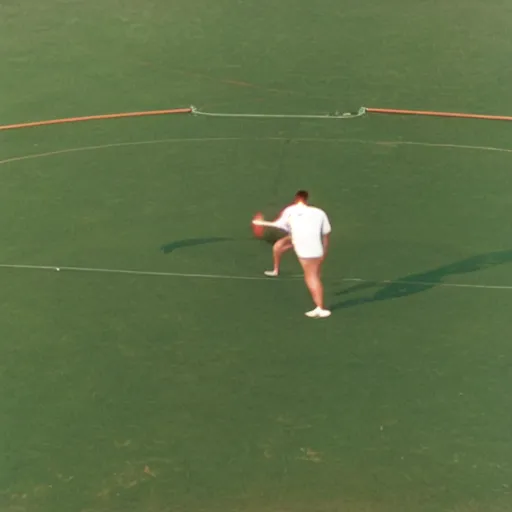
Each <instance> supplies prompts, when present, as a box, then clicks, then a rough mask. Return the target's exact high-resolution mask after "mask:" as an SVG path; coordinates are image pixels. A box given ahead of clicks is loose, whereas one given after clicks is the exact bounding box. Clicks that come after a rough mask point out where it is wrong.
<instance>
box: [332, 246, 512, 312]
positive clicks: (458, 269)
mask: <svg viewBox="0 0 512 512" xmlns="http://www.w3.org/2000/svg"><path fill="white" fill-rule="evenodd" d="M510 262H512V250H508V251H496V252H490V253H486V254H479V255H477V256H472V257H471V258H466V259H464V260H461V261H457V262H455V263H451V264H449V265H444V266H442V267H438V268H435V269H433V270H428V271H426V272H419V273H416V274H410V275H408V276H405V277H401V278H398V279H395V280H393V282H391V283H386V284H383V283H379V282H377V281H373V282H365V283H361V284H357V285H354V286H351V287H350V288H346V289H344V290H342V291H340V292H338V293H337V294H336V295H337V296H341V295H347V294H349V293H353V292H358V291H363V290H367V289H371V288H375V287H377V286H380V288H379V289H378V290H377V291H376V292H375V293H374V294H373V295H372V296H371V297H363V298H357V299H348V300H344V301H340V302H337V303H336V304H334V305H333V306H332V307H331V309H344V308H350V307H353V306H360V305H363V304H369V303H373V302H379V301H383V300H391V299H398V298H402V297H408V296H410V295H414V294H416V293H421V292H425V291H427V290H430V289H432V288H435V287H436V286H437V285H439V284H441V283H442V282H443V280H444V279H445V278H446V277H448V276H453V275H458V274H468V273H471V272H477V271H479V270H485V269H487V268H491V267H495V266H497V265H502V264H504V263H510Z"/></svg>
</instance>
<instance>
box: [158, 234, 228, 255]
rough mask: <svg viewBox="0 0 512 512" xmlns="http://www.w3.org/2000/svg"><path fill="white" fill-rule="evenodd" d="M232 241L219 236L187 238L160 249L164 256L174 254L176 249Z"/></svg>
mask: <svg viewBox="0 0 512 512" xmlns="http://www.w3.org/2000/svg"><path fill="white" fill-rule="evenodd" d="M231 240H233V239H232V238H227V237H219V236H212V237H208V238H185V239H183V240H175V241H174V242H170V243H168V244H165V245H162V247H160V250H161V251H162V252H163V253H164V254H169V253H170V252H173V251H175V250H176V249H183V248H185V247H195V246H197V245H206V244H213V243H217V242H229V241H231Z"/></svg>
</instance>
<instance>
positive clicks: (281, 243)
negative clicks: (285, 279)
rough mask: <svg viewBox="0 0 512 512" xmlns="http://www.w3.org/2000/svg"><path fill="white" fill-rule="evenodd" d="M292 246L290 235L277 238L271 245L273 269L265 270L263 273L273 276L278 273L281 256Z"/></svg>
mask: <svg viewBox="0 0 512 512" xmlns="http://www.w3.org/2000/svg"><path fill="white" fill-rule="evenodd" d="M292 247H293V245H292V239H291V237H290V236H285V237H283V238H281V239H280V240H278V241H277V242H276V243H275V244H274V246H273V247H272V258H273V262H274V269H273V270H267V271H266V272H265V275H267V276H270V277H275V276H278V275H279V269H280V266H281V257H282V256H283V254H284V253H285V252H286V251H289V250H290V249H291V248H292Z"/></svg>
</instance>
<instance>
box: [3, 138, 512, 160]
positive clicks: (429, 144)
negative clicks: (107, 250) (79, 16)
mask: <svg viewBox="0 0 512 512" xmlns="http://www.w3.org/2000/svg"><path fill="white" fill-rule="evenodd" d="M288 140H293V141H294V142H324V143H327V142H331V143H338V144H351V143H352V144H373V145H377V146H391V147H392V146H423V147H429V148H445V149H466V150H473V151H495V152H499V153H512V149H509V148H497V147H493V146H470V145H463V144H438V143H433V142H415V141H406V140H364V139H349V138H347V139H345V138H307V137H299V138H293V137H263V138H261V137H255V138H245V137H199V138H197V137H196V138H194V137H191V138H171V139H156V140H141V141H133V142H117V143H113V144H101V145H97V146H83V147H77V148H68V149H59V150H56V151H48V152H46V153H35V154H33V155H24V156H16V157H12V158H6V159H4V160H0V165H4V164H8V163H11V162H21V161H24V160H32V159H36V158H44V157H49V156H57V155H64V154H67V153H79V152H82V151H95V150H99V149H108V148H119V147H127V146H128V147H129V146H144V145H153V144H169V143H173V142H229V141H231V142H254V141H262V142H264V141H274V142H284V141H288Z"/></svg>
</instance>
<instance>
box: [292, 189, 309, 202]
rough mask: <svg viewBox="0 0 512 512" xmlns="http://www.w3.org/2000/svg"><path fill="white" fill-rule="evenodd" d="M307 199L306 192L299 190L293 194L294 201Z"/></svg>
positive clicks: (307, 194)
mask: <svg viewBox="0 0 512 512" xmlns="http://www.w3.org/2000/svg"><path fill="white" fill-rule="evenodd" d="M308 197H309V193H308V191H307V190H299V191H298V192H297V193H296V194H295V199H302V200H303V201H307V200H308Z"/></svg>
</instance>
